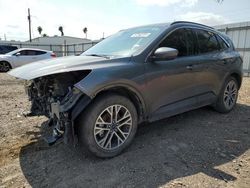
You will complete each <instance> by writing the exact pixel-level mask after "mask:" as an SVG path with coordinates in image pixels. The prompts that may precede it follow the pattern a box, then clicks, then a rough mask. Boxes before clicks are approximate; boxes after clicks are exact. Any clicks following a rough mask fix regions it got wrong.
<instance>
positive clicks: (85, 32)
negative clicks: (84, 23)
mask: <svg viewBox="0 0 250 188" xmlns="http://www.w3.org/2000/svg"><path fill="white" fill-rule="evenodd" d="M83 33H84V34H85V36H86V38H87V33H88V28H87V27H84V28H83Z"/></svg>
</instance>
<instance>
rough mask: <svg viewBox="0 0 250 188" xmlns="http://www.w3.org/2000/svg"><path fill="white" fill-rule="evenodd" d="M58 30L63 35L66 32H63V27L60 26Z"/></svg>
mask: <svg viewBox="0 0 250 188" xmlns="http://www.w3.org/2000/svg"><path fill="white" fill-rule="evenodd" d="M58 30H59V31H60V32H61V36H63V35H64V33H63V27H62V26H59V28H58Z"/></svg>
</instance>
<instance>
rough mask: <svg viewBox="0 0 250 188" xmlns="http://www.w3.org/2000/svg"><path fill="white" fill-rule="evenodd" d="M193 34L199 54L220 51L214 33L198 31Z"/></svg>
mask: <svg viewBox="0 0 250 188" xmlns="http://www.w3.org/2000/svg"><path fill="white" fill-rule="evenodd" d="M195 32H196V36H197V40H198V52H199V53H209V52H216V51H219V50H220V45H219V43H218V41H217V38H216V35H215V34H214V33H212V32H209V31H204V30H198V29H197V30H196V31H195Z"/></svg>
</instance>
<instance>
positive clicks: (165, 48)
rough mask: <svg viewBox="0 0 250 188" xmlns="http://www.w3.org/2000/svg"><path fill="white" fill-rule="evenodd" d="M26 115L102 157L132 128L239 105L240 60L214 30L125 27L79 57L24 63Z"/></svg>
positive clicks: (182, 25)
mask: <svg viewBox="0 0 250 188" xmlns="http://www.w3.org/2000/svg"><path fill="white" fill-rule="evenodd" d="M9 74H10V75H12V76H15V77H18V78H21V79H25V80H27V81H26V91H27V93H28V95H29V99H30V101H31V104H32V105H31V112H30V115H45V116H47V117H48V118H49V121H48V125H49V126H51V127H52V128H53V134H52V135H53V136H51V137H49V138H47V141H48V143H49V144H50V145H52V144H53V143H55V142H56V141H57V140H58V139H63V140H64V142H65V143H67V144H71V145H76V144H77V143H79V145H80V147H79V148H82V147H86V148H87V149H88V150H89V151H90V152H91V153H93V154H94V155H96V156H99V157H113V156H115V155H118V154H119V153H121V152H122V151H123V150H124V149H125V148H126V147H127V146H128V145H129V144H130V143H131V141H132V140H133V138H134V136H135V133H136V130H137V125H138V124H140V123H141V122H153V121H156V120H159V119H162V118H166V117H170V116H173V115H175V114H179V113H183V112H186V111H188V110H193V109H196V108H200V107H202V106H206V105H211V106H213V107H214V109H215V110H217V111H218V112H221V113H227V112H230V111H231V110H232V109H233V107H234V106H235V104H236V101H237V96H238V90H239V88H240V86H241V81H242V59H241V57H240V55H239V53H238V52H236V51H235V49H234V46H233V43H232V42H231V40H230V39H229V38H228V37H227V36H225V35H224V34H222V33H220V32H218V31H216V30H215V29H213V28H211V27H208V26H205V25H201V24H197V23H192V22H174V23H171V24H154V25H148V26H140V27H135V28H131V29H126V30H122V31H120V32H118V33H116V34H114V35H112V36H110V37H108V38H106V39H105V40H103V41H101V42H100V43H98V44H97V45H95V46H94V47H92V48H90V49H89V50H87V51H85V52H84V53H83V54H81V55H80V56H74V57H64V58H57V59H53V60H46V61H40V62H36V63H32V64H29V65H25V66H23V67H20V68H17V69H14V70H12V71H10V72H9Z"/></svg>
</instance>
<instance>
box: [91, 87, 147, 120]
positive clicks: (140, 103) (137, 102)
mask: <svg viewBox="0 0 250 188" xmlns="http://www.w3.org/2000/svg"><path fill="white" fill-rule="evenodd" d="M107 93H115V94H118V95H122V96H124V97H127V98H128V99H129V100H131V102H132V103H133V104H134V106H135V108H136V111H137V114H138V122H142V121H143V120H145V118H146V117H145V116H146V106H145V103H144V100H143V98H142V96H141V95H140V94H139V92H137V91H136V90H135V89H133V88H131V87H126V86H123V85H116V86H112V87H108V88H104V89H102V90H99V91H98V92H97V93H96V94H95V97H94V98H93V99H92V100H95V98H96V97H99V96H101V95H104V94H107Z"/></svg>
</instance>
